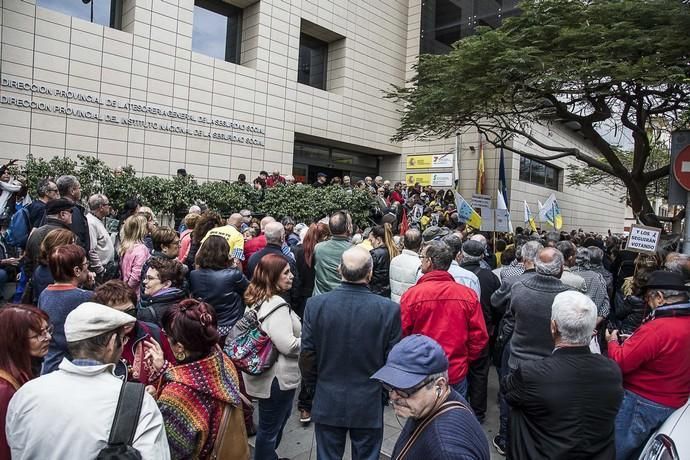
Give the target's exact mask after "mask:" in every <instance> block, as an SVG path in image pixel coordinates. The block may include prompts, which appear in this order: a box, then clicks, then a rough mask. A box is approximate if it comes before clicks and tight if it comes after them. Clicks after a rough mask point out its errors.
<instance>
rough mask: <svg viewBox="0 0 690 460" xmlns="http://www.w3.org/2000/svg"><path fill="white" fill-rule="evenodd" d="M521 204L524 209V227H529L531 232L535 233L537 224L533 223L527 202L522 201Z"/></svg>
mask: <svg viewBox="0 0 690 460" xmlns="http://www.w3.org/2000/svg"><path fill="white" fill-rule="evenodd" d="M523 203H524V207H525V225H527V226H529V228H531V229H532V231H533V232H536V231H537V224H536V222H534V216H533V215H532V211H530V209H529V205H528V204H527V201H523Z"/></svg>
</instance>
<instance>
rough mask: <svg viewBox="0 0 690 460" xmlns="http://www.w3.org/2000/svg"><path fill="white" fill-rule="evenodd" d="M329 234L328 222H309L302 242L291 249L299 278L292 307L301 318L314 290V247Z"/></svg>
mask: <svg viewBox="0 0 690 460" xmlns="http://www.w3.org/2000/svg"><path fill="white" fill-rule="evenodd" d="M330 235H331V232H330V230H329V229H328V224H324V223H323V222H319V223H317V224H311V225H310V226H309V229H308V230H307V233H306V234H305V235H304V240H303V241H302V243H300V244H298V245H296V246H294V247H293V249H292V251H293V252H294V254H295V265H296V266H297V274H298V276H299V280H300V283H301V284H300V292H299V294H300V296H299V302H298V304H297V305H293V306H292V308H293V309H294V310H295V313H297V314H298V315H299V317H300V318H301V317H302V315H303V314H304V307H305V306H306V305H307V299H309V297H311V295H312V293H313V292H314V277H315V276H316V272H315V271H314V248H315V247H316V243H320V242H321V241H325V240H326V239H327V238H328V237H329V236H330Z"/></svg>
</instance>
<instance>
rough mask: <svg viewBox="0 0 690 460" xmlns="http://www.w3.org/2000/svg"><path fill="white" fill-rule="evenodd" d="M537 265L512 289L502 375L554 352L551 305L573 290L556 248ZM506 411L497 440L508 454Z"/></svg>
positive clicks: (505, 324) (503, 330)
mask: <svg viewBox="0 0 690 460" xmlns="http://www.w3.org/2000/svg"><path fill="white" fill-rule="evenodd" d="M534 265H535V268H536V272H535V273H534V274H533V275H531V276H525V275H522V277H521V279H520V280H519V281H517V282H515V284H513V286H512V287H511V289H510V304H509V306H508V309H507V311H506V313H505V315H504V317H503V324H502V326H501V333H500V334H501V335H502V336H504V337H505V338H506V339H505V340H506V341H507V345H506V349H505V351H504V353H503V360H504V362H503V363H502V369H501V373H502V375H508V374H509V373H511V372H513V371H515V369H517V368H518V366H519V365H520V364H522V363H523V362H526V361H533V360H537V359H541V358H545V357H547V356H549V355H550V354H551V352H552V351H553V338H552V337H551V333H550V329H549V324H550V321H551V305H552V304H553V299H554V298H555V297H556V295H557V294H559V293H561V292H564V291H567V290H569V289H570V287H568V286H566V285H565V284H563V283H562V282H561V280H560V277H561V273H562V272H563V254H561V252H560V251H559V250H557V249H555V248H551V247H548V248H543V249H541V250H540V251H539V254H538V255H537V258H536V259H535V262H534ZM593 331H594V328H592V332H593ZM508 337H509V339H507V338H508ZM506 358H507V362H506V361H505V360H506ZM506 409H507V408H504V410H503V411H504V414H503V418H502V420H501V426H500V428H499V434H498V436H496V437H494V441H493V442H494V446H495V447H496V449H497V450H498V451H499V453H504V452H505V450H506V446H507V440H506V438H507V437H508V432H507V428H508V427H507V424H506V422H507V419H506V414H505V412H506Z"/></svg>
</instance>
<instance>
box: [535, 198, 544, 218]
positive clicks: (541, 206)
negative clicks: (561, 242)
mask: <svg viewBox="0 0 690 460" xmlns="http://www.w3.org/2000/svg"><path fill="white" fill-rule="evenodd" d="M537 207H538V208H539V210H538V212H537V221H538V222H544V220H543V219H542V218H541V210H542V209H543V208H544V205H543V204H541V201H539V200H537Z"/></svg>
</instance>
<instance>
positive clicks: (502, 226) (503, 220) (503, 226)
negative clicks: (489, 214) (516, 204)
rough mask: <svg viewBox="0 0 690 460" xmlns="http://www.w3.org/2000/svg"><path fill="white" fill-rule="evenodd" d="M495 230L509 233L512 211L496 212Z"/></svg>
mask: <svg viewBox="0 0 690 460" xmlns="http://www.w3.org/2000/svg"><path fill="white" fill-rule="evenodd" d="M494 230H495V231H497V232H509V231H511V229H510V211H508V210H507V209H497V210H496V222H495V226H494Z"/></svg>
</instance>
